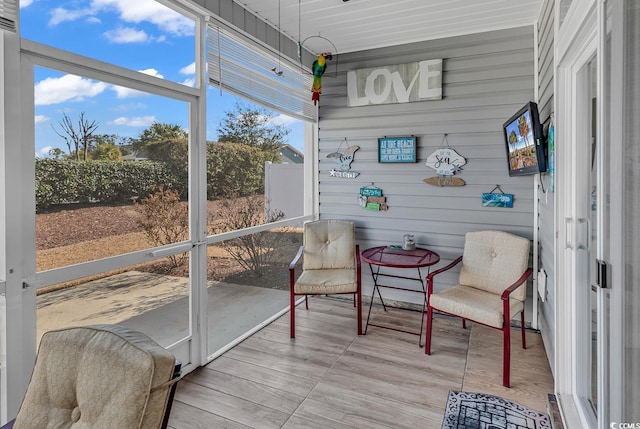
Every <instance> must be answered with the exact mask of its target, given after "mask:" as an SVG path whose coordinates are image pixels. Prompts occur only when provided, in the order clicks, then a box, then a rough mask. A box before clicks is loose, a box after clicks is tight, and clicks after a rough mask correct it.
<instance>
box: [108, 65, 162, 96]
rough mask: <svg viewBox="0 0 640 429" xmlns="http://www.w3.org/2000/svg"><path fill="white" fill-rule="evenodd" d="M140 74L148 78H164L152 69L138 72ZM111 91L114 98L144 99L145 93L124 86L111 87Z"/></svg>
mask: <svg viewBox="0 0 640 429" xmlns="http://www.w3.org/2000/svg"><path fill="white" fill-rule="evenodd" d="M138 71H139V72H140V73H144V74H146V75H149V76H155V77H159V78H160V79H164V76H163V75H162V74H161V73H159V72H158V70H156V69H154V68H150V69H145V70H138ZM112 89H113V90H114V91H115V92H116V97H118V98H120V99H122V98H133V97H146V96H147V95H149V94H147V93H146V92H142V91H138V90H135V89H131V88H125V87H124V86H118V85H113V86H112Z"/></svg>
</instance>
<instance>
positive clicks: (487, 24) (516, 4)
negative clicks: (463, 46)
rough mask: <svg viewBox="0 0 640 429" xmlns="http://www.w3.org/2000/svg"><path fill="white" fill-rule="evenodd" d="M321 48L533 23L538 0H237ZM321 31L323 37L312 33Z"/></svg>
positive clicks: (380, 44) (366, 45) (378, 43)
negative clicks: (346, 0) (345, 0)
mask: <svg viewBox="0 0 640 429" xmlns="http://www.w3.org/2000/svg"><path fill="white" fill-rule="evenodd" d="M237 2H238V4H240V5H241V6H242V7H244V8H245V9H247V10H249V11H250V12H252V13H254V14H255V15H257V16H258V17H259V18H261V19H263V20H264V21H267V22H268V23H270V24H271V25H272V26H274V27H276V28H281V30H282V31H283V32H284V33H285V34H287V35H288V36H289V37H290V38H291V39H292V40H294V41H302V40H305V39H307V41H306V42H305V43H304V46H305V48H307V49H309V50H310V51H312V52H315V53H319V52H324V51H326V50H328V49H329V50H333V48H331V45H330V44H329V43H328V42H326V40H323V38H326V39H328V40H330V41H331V42H332V43H333V44H334V45H335V46H336V49H337V52H338V53H345V52H354V51H363V50H367V49H373V48H380V47H385V46H395V45H401V44H406V43H412V42H419V41H424V40H432V39H440V38H443V37H450V36H458V35H464V34H473V33H481V32H485V31H491V30H498V29H503V28H512V27H519V26H524V25H533V23H534V22H535V20H536V17H537V14H538V11H539V8H540V3H541V0H394V1H390V0H350V1H348V2H344V1H342V0H237ZM315 36H321V37H315Z"/></svg>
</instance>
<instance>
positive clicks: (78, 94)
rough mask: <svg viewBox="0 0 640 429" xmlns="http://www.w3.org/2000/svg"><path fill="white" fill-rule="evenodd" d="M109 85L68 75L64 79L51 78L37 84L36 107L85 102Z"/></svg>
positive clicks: (35, 90) (35, 89)
mask: <svg viewBox="0 0 640 429" xmlns="http://www.w3.org/2000/svg"><path fill="white" fill-rule="evenodd" d="M107 87H108V85H107V84H106V83H104V82H98V81H94V80H91V79H87V78H83V77H80V76H76V75H72V74H66V75H64V76H62V77H57V78H56V77H49V78H46V79H44V80H41V81H40V82H38V83H36V85H35V88H34V92H35V105H36V106H44V105H49V104H57V103H62V102H65V101H84V100H85V99H86V98H88V97H95V96H96V95H98V94H100V93H102V92H103V91H104V90H105V89H106V88H107Z"/></svg>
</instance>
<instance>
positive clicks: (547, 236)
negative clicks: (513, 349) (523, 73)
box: [537, 0, 556, 372]
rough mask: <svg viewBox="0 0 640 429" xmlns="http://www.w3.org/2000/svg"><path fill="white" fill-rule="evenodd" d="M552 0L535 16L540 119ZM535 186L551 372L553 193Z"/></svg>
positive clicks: (547, 82)
mask: <svg viewBox="0 0 640 429" xmlns="http://www.w3.org/2000/svg"><path fill="white" fill-rule="evenodd" d="M553 6H554V1H553V0H545V2H544V3H543V5H542V9H541V12H540V17H539V19H538V24H537V25H538V110H539V112H540V120H541V121H545V120H546V119H547V118H548V117H549V116H550V115H551V113H552V112H553V110H554V109H553V85H554V65H553V44H554V34H553V27H554V13H553ZM540 183H541V186H538V202H537V203H538V241H539V244H538V245H539V266H540V268H541V269H544V271H545V273H546V275H547V291H546V294H545V295H546V300H545V302H541V303H540V307H539V308H540V314H539V322H540V324H539V327H540V331H541V333H542V338H543V340H544V345H545V349H546V351H547V357H548V358H549V365H550V366H551V371H552V372H555V371H554V341H553V338H554V330H555V320H554V305H555V302H554V301H555V294H554V289H555V281H554V275H555V260H554V255H555V250H554V245H555V244H554V237H555V231H556V225H555V215H554V212H555V203H554V193H553V192H550V190H549V184H550V181H549V176H548V174H543V175H541V177H540Z"/></svg>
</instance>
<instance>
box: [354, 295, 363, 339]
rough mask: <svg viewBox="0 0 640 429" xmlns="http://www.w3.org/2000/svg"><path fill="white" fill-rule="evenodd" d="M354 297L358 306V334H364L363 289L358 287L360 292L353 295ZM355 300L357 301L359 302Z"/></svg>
mask: <svg viewBox="0 0 640 429" xmlns="http://www.w3.org/2000/svg"><path fill="white" fill-rule="evenodd" d="M356 295H357V298H356ZM353 298H354V303H355V304H356V307H357V311H356V312H357V313H358V335H362V291H361V290H360V289H358V292H356V293H355V294H354V295H353ZM355 301H357V303H356V302H355Z"/></svg>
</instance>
